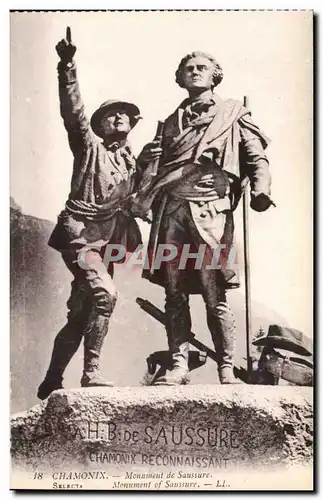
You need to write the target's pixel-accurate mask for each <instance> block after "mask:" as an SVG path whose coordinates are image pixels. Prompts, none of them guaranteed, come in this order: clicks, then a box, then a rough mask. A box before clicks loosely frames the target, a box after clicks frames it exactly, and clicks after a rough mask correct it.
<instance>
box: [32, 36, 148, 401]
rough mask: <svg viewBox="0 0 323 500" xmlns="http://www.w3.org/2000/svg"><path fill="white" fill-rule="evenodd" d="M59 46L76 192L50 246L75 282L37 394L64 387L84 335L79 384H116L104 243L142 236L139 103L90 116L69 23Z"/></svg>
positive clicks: (107, 105) (112, 292)
mask: <svg viewBox="0 0 323 500" xmlns="http://www.w3.org/2000/svg"><path fill="white" fill-rule="evenodd" d="M56 51H57V53H58V55H59V57H60V61H59V63H58V82H59V98H60V110H61V116H62V118H63V120H64V125H65V128H66V130H67V133H68V140H69V145H70V148H71V150H72V153H73V156H74V164H73V174H72V181H71V191H70V194H69V197H68V200H67V202H66V206H65V209H64V210H63V211H62V213H61V214H60V215H59V217H58V223H57V225H56V227H55V229H54V231H53V233H52V235H51V238H50V240H49V245H50V246H51V247H52V248H54V249H56V250H58V251H60V252H61V254H62V257H63V260H64V262H65V264H66V266H67V267H68V269H69V270H70V271H71V272H72V274H73V276H74V281H73V282H72V292H71V296H70V298H69V300H68V303H67V305H68V309H69V312H68V320H67V324H66V325H65V326H64V327H63V329H62V330H61V331H60V332H59V333H58V335H57V337H56V339H55V342H54V348H53V353H52V357H51V361H50V365H49V368H48V371H47V374H46V377H45V380H44V381H43V382H42V383H41V385H40V387H39V389H38V397H39V398H40V399H45V398H47V397H48V396H49V394H50V393H51V392H52V391H53V390H55V389H60V388H62V377H63V372H64V370H65V368H66V366H67V364H68V363H69V361H70V359H71V358H72V356H73V355H74V354H75V352H76V351H77V349H78V347H79V345H80V343H81V340H82V338H84V369H83V376H82V380H81V385H82V387H89V386H108V385H112V384H111V383H109V382H107V381H106V380H105V379H104V378H103V376H102V375H101V373H100V369H99V360H100V353H101V349H102V346H103V341H104V337H105V336H106V334H107V331H108V325H109V320H110V317H111V314H112V312H113V309H114V307H115V303H116V288H115V285H114V283H113V281H112V276H113V267H111V265H110V266H106V265H105V262H104V256H105V251H106V246H107V244H108V243H111V244H114V245H115V244H123V245H124V246H125V247H126V249H127V250H129V251H131V250H134V249H135V248H136V247H137V245H138V244H140V243H141V235H140V231H139V227H138V225H137V223H136V221H135V220H134V218H133V217H132V216H131V215H130V214H129V212H128V211H127V209H126V203H125V202H126V201H127V200H128V198H129V197H131V194H132V193H133V191H134V189H135V185H136V182H137V180H138V179H139V177H138V174H139V172H138V171H137V169H136V160H135V158H134V156H133V153H132V151H131V148H130V146H129V144H128V142H127V136H128V133H129V132H130V130H131V129H132V128H133V127H134V126H135V125H136V123H137V121H138V119H139V118H140V112H139V109H138V108H137V106H135V105H134V104H131V103H127V102H124V101H118V100H114V101H113V100H110V101H106V102H104V103H103V104H102V105H101V106H100V107H99V108H98V109H97V110H96V111H95V113H94V114H93V116H92V118H91V122H89V120H88V119H87V117H86V116H85V113H84V106H83V102H82V99H81V95H80V91H79V85H78V81H77V76H76V67H75V62H74V60H73V57H74V54H75V51H76V47H75V45H73V44H72V43H71V34H70V29H69V28H67V34H66V39H63V40H61V41H60V42H59V43H58V45H57V46H56ZM93 132H94V133H95V134H96V135H94V133H93ZM97 136H98V137H97ZM99 138H100V139H102V141H101V140H100V139H99Z"/></svg>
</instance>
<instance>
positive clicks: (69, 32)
mask: <svg viewBox="0 0 323 500" xmlns="http://www.w3.org/2000/svg"><path fill="white" fill-rule="evenodd" d="M66 40H67V41H68V43H71V41H72V35H71V28H70V27H69V26H67V28H66Z"/></svg>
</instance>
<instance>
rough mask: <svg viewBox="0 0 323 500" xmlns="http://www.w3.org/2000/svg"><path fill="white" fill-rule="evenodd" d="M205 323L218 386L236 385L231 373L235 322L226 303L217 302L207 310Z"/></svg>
mask: <svg viewBox="0 0 323 500" xmlns="http://www.w3.org/2000/svg"><path fill="white" fill-rule="evenodd" d="M207 322H208V327H209V329H210V332H211V335H212V340H213V344H214V349H215V353H216V357H217V364H218V375H219V381H220V384H237V383H239V381H238V380H237V379H236V378H235V376H234V373H233V355H234V352H235V332H236V327H235V321H234V318H233V314H232V312H231V309H230V306H229V304H228V303H227V302H224V301H223V302H222V301H221V302H217V303H216V304H215V306H214V307H212V308H208V309H207Z"/></svg>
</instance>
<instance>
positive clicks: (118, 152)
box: [38, 28, 272, 399]
mask: <svg viewBox="0 0 323 500" xmlns="http://www.w3.org/2000/svg"><path fill="white" fill-rule="evenodd" d="M56 50H57V53H58V55H59V58H60V61H59V63H58V81H59V97H60V109H61V115H62V118H63V121H64V125H65V128H66V130H67V133H68V140H69V145H70V148H71V151H72V153H73V156H74V164H73V173H72V180H71V191H70V194H69V197H68V200H67V202H66V205H65V208H64V210H63V211H62V212H61V214H60V215H59V217H58V223H57V225H56V227H55V229H54V231H53V233H52V235H51V238H50V241H49V245H50V246H51V247H52V248H54V249H56V250H58V251H59V252H60V253H61V255H62V258H63V260H64V262H65V264H66V266H67V267H68V269H69V270H70V271H71V272H72V274H73V277H74V280H73V282H72V292H71V296H70V298H69V300H68V303H67V305H68V309H69V312H68V316H67V323H66V325H65V326H64V327H63V329H62V330H61V331H60V332H59V333H58V335H57V337H56V339H55V342H54V348H53V353H52V358H51V361H50V365H49V368H48V371H47V373H46V376H45V379H44V381H43V382H42V383H41V385H40V387H39V389H38V397H39V398H40V399H45V398H47V397H48V396H49V394H50V393H51V392H52V391H54V390H56V389H60V388H62V380H63V373H64V370H65V368H66V366H67V365H68V363H69V361H70V359H71V358H72V356H73V355H74V354H75V352H76V351H77V349H78V347H79V345H80V343H81V341H82V339H83V341H84V367H83V376H82V379H81V386H82V387H91V386H110V385H112V384H111V383H110V382H108V381H106V380H105V379H104V377H103V376H102V374H101V372H100V366H99V362H100V354H101V350H102V346H103V342H104V338H105V336H106V334H107V332H108V327H109V320H110V317H111V315H112V312H113V309H114V307H115V303H116V297H117V293H116V289H115V285H114V283H113V263H110V264H109V265H106V261H105V259H104V255H105V249H106V246H107V245H109V244H117V245H118V244H122V245H124V246H125V248H126V250H127V252H133V251H134V250H135V249H136V248H137V247H138V245H140V244H141V235H140V230H139V227H138V225H137V222H136V220H135V217H142V218H143V219H146V218H147V215H148V214H152V224H151V232H150V239H149V249H148V255H149V259H150V262H151V266H150V270H149V272H147V271H146V272H144V277H146V278H148V279H149V280H151V281H152V282H153V283H156V284H159V285H161V286H163V287H164V289H165V296H166V297H165V298H166V300H165V315H166V332H167V339H168V347H169V351H170V354H171V358H172V364H171V369H170V370H167V372H166V374H165V375H164V376H162V377H159V378H157V379H156V380H154V384H156V385H178V384H185V383H187V381H188V354H189V332H190V329H191V318H190V311H189V295H190V294H192V293H198V294H201V295H202V297H203V300H204V302H205V306H206V315H207V323H208V327H209V330H210V333H211V337H212V341H213V343H214V348H215V352H216V357H217V367H218V373H219V380H220V382H221V384H231V383H235V377H234V375H233V356H234V351H235V323H234V318H233V315H232V312H231V310H230V307H229V305H228V302H227V299H226V290H227V289H228V288H232V287H235V286H238V279H237V275H236V273H235V270H234V269H232V267H233V266H229V265H228V259H229V254H230V250H231V249H232V247H233V245H234V240H233V237H234V224H233V209H234V207H235V206H236V205H237V203H238V201H239V198H240V196H241V181H242V180H243V179H244V178H248V179H249V180H250V187H251V203H250V205H251V207H252V208H253V209H254V210H257V211H259V212H261V211H264V210H267V209H268V208H269V207H270V205H271V204H272V201H271V199H270V183H271V179H270V173H269V164H268V160H267V158H266V155H265V152H264V150H265V148H266V146H267V144H268V140H267V138H266V137H265V135H264V134H263V133H262V132H261V131H260V130H259V128H258V127H257V125H255V124H254V123H253V121H252V120H251V117H250V112H249V110H248V109H247V108H245V107H244V106H243V105H242V104H241V103H240V102H238V101H235V100H233V99H228V100H222V99H221V98H220V97H219V96H218V95H217V94H215V93H214V88H215V87H216V86H217V85H218V84H219V83H220V82H221V80H222V78H223V72H222V69H221V67H220V65H219V63H218V62H217V61H216V60H215V59H214V58H213V57H212V56H210V55H208V54H205V53H202V52H194V53H192V54H189V55H187V56H185V57H184V58H183V59H182V61H181V62H180V64H179V67H178V69H177V71H176V82H177V83H178V84H179V85H180V86H181V87H183V88H184V89H186V90H187V92H188V98H187V99H185V100H184V101H183V102H182V103H181V104H180V106H179V107H178V108H177V109H176V110H175V112H174V113H172V114H171V115H170V116H169V117H168V118H167V119H166V121H165V125H164V130H163V134H162V138H161V141H159V140H158V141H153V142H151V143H149V144H147V145H146V146H145V147H144V148H143V150H142V152H141V153H140V155H139V156H138V158H137V159H136V158H135V157H134V155H133V153H132V150H131V147H130V145H129V143H128V140H127V137H128V134H129V132H130V131H131V129H132V128H133V127H134V126H135V125H136V123H137V122H138V120H139V119H140V118H141V117H140V111H139V109H138V107H137V106H136V105H135V104H132V103H129V102H126V101H111V100H110V101H106V102H105V103H103V104H102V105H101V106H100V108H99V109H98V110H96V111H95V113H94V114H93V116H92V118H91V120H90V121H89V120H88V119H87V117H86V115H85V113H84V105H83V102H82V99H81V95H80V91H79V85H78V81H77V75H76V67H75V62H74V54H75V51H76V47H75V45H73V43H72V41H71V34H70V30H69V28H68V29H67V34H66V38H65V39H63V40H62V41H61V42H59V43H58V45H57V46H56ZM156 162H158V169H157V172H155V175H151V176H150V179H151V181H150V182H148V184H147V178H148V180H149V175H147V172H148V173H149V169H150V167H151V165H152V164H154V165H155V164H156ZM159 245H164V247H165V246H166V247H167V245H175V246H176V248H177V249H178V250H179V252H182V251H183V249H184V248H185V251H186V252H187V251H188V254H187V255H188V257H190V256H191V255H196V254H198V252H199V251H200V249H201V248H203V249H204V258H205V260H204V261H203V264H202V265H200V266H196V265H194V266H192V265H190V264H192V262H191V263H190V264H188V265H187V266H185V268H184V269H183V268H182V267H181V266H180V265H179V260H178V258H174V259H172V260H168V259H165V261H164V262H162V264H161V265H160V266H157V268H155V267H154V255H155V252H156V249H157V248H158V246H159ZM164 247H163V248H164ZM217 249H218V250H219V256H220V259H219V261H220V266H219V265H217V266H212V265H210V262H211V261H212V256H213V255H214V251H216V250H217ZM80 256H83V257H84V256H85V258H84V259H83V260H82V259H80ZM188 260H192V259H188ZM193 260H194V259H193ZM81 261H82V262H83V264H81ZM206 263H207V264H206Z"/></svg>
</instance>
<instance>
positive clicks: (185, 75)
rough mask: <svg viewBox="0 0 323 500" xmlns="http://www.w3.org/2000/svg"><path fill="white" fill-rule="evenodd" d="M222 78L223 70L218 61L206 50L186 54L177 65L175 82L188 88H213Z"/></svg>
mask: <svg viewBox="0 0 323 500" xmlns="http://www.w3.org/2000/svg"><path fill="white" fill-rule="evenodd" d="M222 79H223V70H222V68H221V66H220V64H219V63H218V61H217V60H216V59H215V58H214V57H213V56H211V55H210V54H207V53H206V52H200V51H194V52H192V53H191V54H187V55H186V56H185V57H183V59H182V60H181V62H180V63H179V65H178V68H177V71H176V82H177V83H178V85H179V86H180V87H182V88H185V89H187V90H189V89H190V88H194V87H201V86H203V87H204V88H211V89H213V88H214V87H216V86H217V85H219V83H221V81H222Z"/></svg>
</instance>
